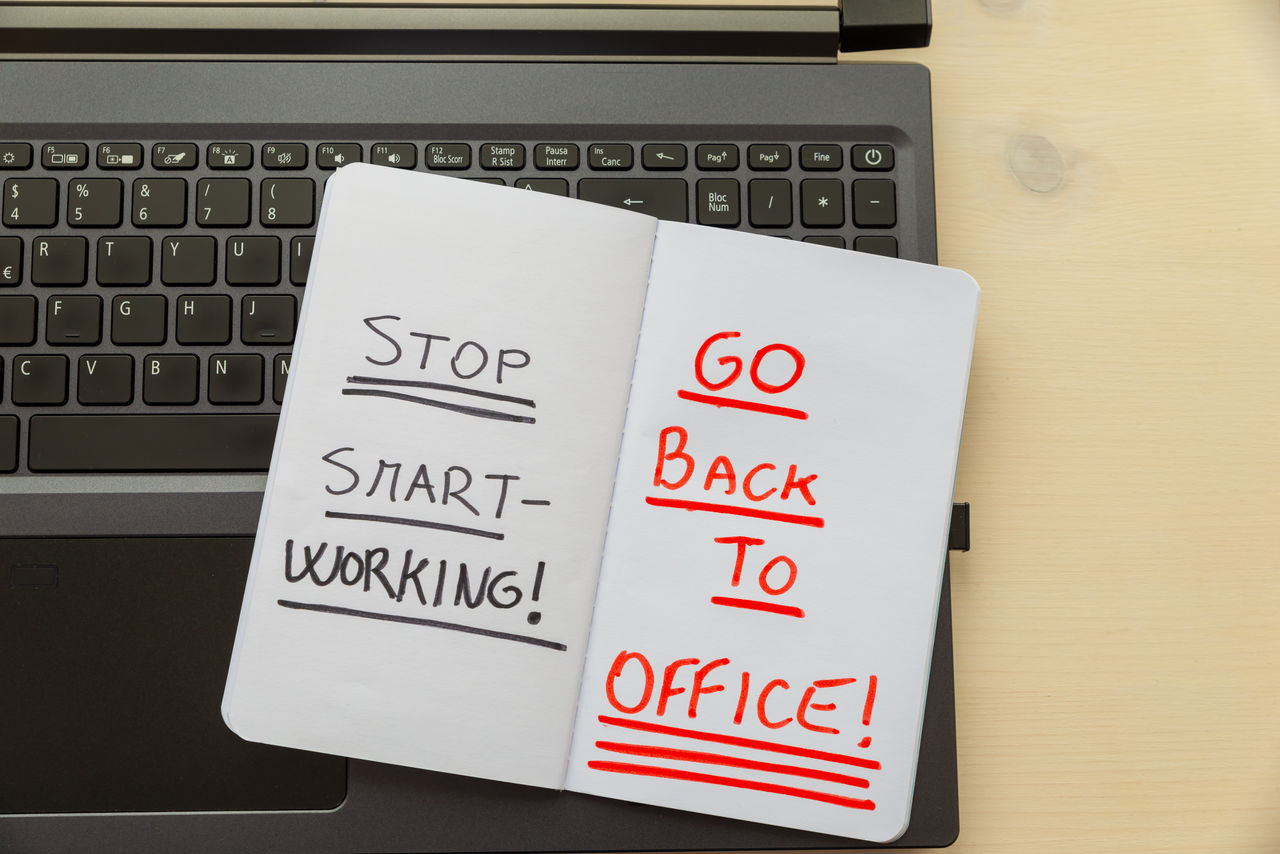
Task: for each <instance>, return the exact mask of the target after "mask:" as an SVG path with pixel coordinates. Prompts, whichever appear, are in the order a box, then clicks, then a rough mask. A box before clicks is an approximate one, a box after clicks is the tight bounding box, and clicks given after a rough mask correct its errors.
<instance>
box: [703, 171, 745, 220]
mask: <svg viewBox="0 0 1280 854" xmlns="http://www.w3.org/2000/svg"><path fill="white" fill-rule="evenodd" d="M739 196H740V194H739V190H738V182H737V181H736V180H734V179H733V178H703V179H702V180H701V181H699V182H698V192H697V198H698V201H697V208H698V222H700V223H702V224H703V225H725V226H735V225H737V224H738V223H739V222H740V221H741V219H742V211H741V208H740V204H741V199H740V197H739Z"/></svg>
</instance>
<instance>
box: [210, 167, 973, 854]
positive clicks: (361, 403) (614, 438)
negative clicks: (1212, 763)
mask: <svg viewBox="0 0 1280 854" xmlns="http://www.w3.org/2000/svg"><path fill="white" fill-rule="evenodd" d="M324 211H325V213H324V217H323V220H322V222H321V225H320V229H319V233H318V235H317V241H318V248H317V252H316V257H315V260H314V263H313V267H312V274H311V277H310V280H309V283H308V288H309V291H308V300H307V303H306V311H305V312H304V315H303V323H302V326H301V328H300V330H299V340H298V341H297V343H296V350H295V352H296V354H297V356H298V362H297V366H296V369H295V371H294V374H293V377H292V384H291V386H290V389H289V394H288V396H287V399H286V401H285V406H284V409H283V412H282V424H281V429H280V431H279V432H278V434H277V437H276V448H275V454H274V457H273V464H272V469H271V475H270V478H269V480H268V486H267V492H266V497H265V502H264V507H263V513H262V518H261V522H260V524H259V528H258V536H257V540H256V548H255V553H254V559H253V563H252V566H251V568H250V574H249V580H248V585H247V587H246V595H245V601H244V605H243V608H242V611H241V617H240V626H239V631H238V634H237V642H236V647H235V651H234V654H233V658H232V664H231V667H230V672H229V674H228V678H227V689H226V694H225V696H224V699H223V704H222V712H223V717H224V718H225V720H226V721H227V723H228V725H229V726H230V727H231V729H232V730H233V731H235V732H237V733H238V734H239V735H241V736H243V737H244V738H247V739H249V740H253V741H263V742H267V743H271V744H278V745H283V746H288V747H300V748H305V749H310V750H315V751H319V752H326V753H337V754H340V755H344V756H353V757H359V758H363V759H371V760H376V761H382V762H391V763H397V764H405V765H411V766H415V767H420V768H427V769H431V770H439V771H447V772H450V773H455V774H466V775H470V776H477V777H484V778H488V779H495V780H502V781H507V782H513V783H521V784H526V785H534V786H543V787H548V788H554V789H569V790H572V791H577V792H582V793H586V794H593V795H600V796H605V797H613V798H620V799H624V800H629V801H639V802H644V803H651V804H655V805H661V806H668V807H675V808H679V809H685V810H691V811H695V812H707V813H712V814H716V815H722V816H729V817H733V818H739V819H745V820H752V821H761V822H766V823H772V824H780V825H784V826H790V827H796V828H799V829H804V830H814V831H821V832H825V833H832V834H837V835H844V836H851V837H859V838H863V839H869V840H872V841H878V842H887V841H891V840H892V839H894V838H896V837H898V836H899V835H901V833H902V832H903V831H904V830H905V829H906V826H907V820H908V817H909V810H910V804H911V791H912V787H913V784H914V779H915V773H914V772H915V763H916V757H917V750H918V746H919V733H920V722H921V718H922V715H923V712H924V695H925V686H926V683H927V677H928V670H929V660H930V653H931V650H932V646H933V630H934V625H935V620H936V608H937V601H938V595H939V587H940V584H941V579H942V564H943V559H944V555H945V551H946V541H947V528H948V525H949V522H950V515H951V492H952V486H953V478H954V474H955V465H956V454H957V451H958V447H959V439H960V424H961V421H962V415H963V411H964V395H965V387H966V384H967V379H968V366H969V358H970V353H971V351H972V344H973V333H974V328H975V324H976V317H977V302H978V289H977V286H976V285H975V284H974V283H973V281H972V279H970V278H969V277H967V276H966V275H965V274H963V273H961V272H959V271H955V270H947V269H944V268H937V267H931V266H928V265H922V264H914V263H909V262H902V261H887V260H884V259H880V258H876V257H872V256H866V255H861V254H859V253H848V252H843V251H839V250H835V249H830V248H827V247H815V246H805V245H803V244H795V243H787V242H783V241H776V240H771V239H767V238H764V237H761V236H754V235H739V234H734V233H731V232H725V231H721V230H717V229H713V228H709V227H707V226H698V225H688V224H684V223H672V222H663V221H660V220H657V219H654V218H652V217H649V216H645V215H642V214H639V213H635V212H630V211H608V212H602V211H600V210H599V209H598V208H596V207H595V206H593V205H590V204H584V203H583V202H581V201H578V200H566V199H559V198H554V197H550V196H547V195H544V194H537V193H524V192H521V191H519V190H516V189H513V188H495V187H490V186H485V185H481V184H476V183H473V182H467V181H459V180H456V179H451V178H447V177H442V176H435V175H404V174H403V173H400V172H397V171H396V170H393V169H386V168H380V167H375V166H366V165H353V166H349V167H346V168H344V169H342V170H341V171H339V172H338V173H337V175H335V176H334V177H333V178H332V179H331V180H330V182H329V187H328V191H327V194H326V198H325V207H324ZM485 229H494V230H496V231H498V232H500V233H502V234H504V235H506V240H505V241H504V246H503V249H502V251H499V252H495V251H493V249H492V248H491V247H490V245H489V243H488V241H487V240H486V238H485V234H484V230H485ZM415 236H418V237H417V239H416V240H415V239H414V237H415ZM780 278H785V280H786V281H787V287H786V288H785V289H780V288H778V287H777V283H778V281H779V279H780ZM354 281H359V282H360V286H359V287H352V286H351V283H352V282H354ZM740 352H745V353H746V354H747V356H746V357H745V358H744V357H743V356H740V355H737V353H740ZM655 460H656V462H655ZM735 461H736V463H735ZM771 461H776V462H771ZM774 550H777V553H776V554H775V551H774ZM801 567H803V570H802V569H801ZM597 590H598V593H597ZM423 629H426V630H428V631H423ZM682 668H683V669H684V670H683V672H682ZM681 694H683V695H685V696H684V697H679V695H681ZM717 695H718V696H717ZM840 704H842V705H843V706H844V707H845V710H844V712H840V710H839V709H838V705H840ZM748 707H749V709H750V714H749V715H748V714H747V712H748ZM855 707H856V708H855ZM873 714H874V722H873ZM637 733H640V734H641V735H640V736H639V740H638V741H637V740H635V739H636V736H637ZM628 737H630V738H628ZM618 739H622V741H618ZM654 741H657V742H659V743H658V744H654V743H651V742H654ZM708 742H710V743H711V746H712V747H716V746H718V747H719V750H720V751H721V752H719V753H716V752H707V751H706V750H705V749H700V748H707V747H708ZM873 742H874V743H873ZM778 754H783V755H784V756H789V757H791V759H792V762H791V764H783V763H780V762H777V761H774V760H777V759H779V755H778ZM636 757H641V760H639V761H637V759H636ZM796 757H799V758H798V759H797V758H796ZM645 759H647V760H650V761H644V760H645ZM652 760H660V761H658V762H656V763H655V762H654V761H652ZM708 764H709V765H711V766H713V767H712V768H710V769H708V767H707V766H708ZM714 766H719V768H716V767H714ZM726 767H728V768H732V769H737V770H736V771H735V772H734V773H730V774H729V775H726V774H724V773H708V772H709V771H721V772H723V771H724V770H725V768H726ZM850 768H854V769H859V773H860V774H862V775H863V776H854V775H851V774H849V773H840V772H848V771H849V770H850ZM735 773H736V775H737V776H734V774H735ZM868 778H870V780H869V779H868Z"/></svg>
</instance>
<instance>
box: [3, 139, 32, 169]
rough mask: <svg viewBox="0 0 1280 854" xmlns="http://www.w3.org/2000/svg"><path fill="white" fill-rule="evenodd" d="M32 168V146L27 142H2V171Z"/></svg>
mask: <svg viewBox="0 0 1280 854" xmlns="http://www.w3.org/2000/svg"><path fill="white" fill-rule="evenodd" d="M30 168H31V146H30V145H28V144H27V143H25V142H0V169H30Z"/></svg>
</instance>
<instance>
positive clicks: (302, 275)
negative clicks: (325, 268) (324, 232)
mask: <svg viewBox="0 0 1280 854" xmlns="http://www.w3.org/2000/svg"><path fill="white" fill-rule="evenodd" d="M315 245H316V239H315V238H314V237H311V236H301V237H295V238H293V242H292V243H290V244H289V281H291V282H293V283H294V284H295V285H305V284H306V283H307V276H308V275H310V273H311V250H312V249H313V248H314V247H315Z"/></svg>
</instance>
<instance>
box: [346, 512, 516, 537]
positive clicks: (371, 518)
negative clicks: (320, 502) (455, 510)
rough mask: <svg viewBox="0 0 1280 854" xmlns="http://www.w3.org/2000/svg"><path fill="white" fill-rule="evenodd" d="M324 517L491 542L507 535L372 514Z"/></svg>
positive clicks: (423, 520) (424, 520)
mask: <svg viewBox="0 0 1280 854" xmlns="http://www.w3.org/2000/svg"><path fill="white" fill-rule="evenodd" d="M324 515H325V516H327V517H328V518H330V519H355V520H356V521H359V522H386V523H387V524H389V525H410V526H412V527H414V528H434V529H436V530H437V531H452V532H453V533H455V534H470V535H471V536H473V537H487V538H488V539H490V540H501V539H503V538H505V536H506V535H505V534H503V533H500V532H498V531H482V530H481V529H479V528H464V527H463V526H461V525H447V524H445V523H444V522H431V521H428V520H426V519H407V518H405V517H403V516H377V515H374V514H372V513H342V512H340V511H338V510H326V511H324Z"/></svg>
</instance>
